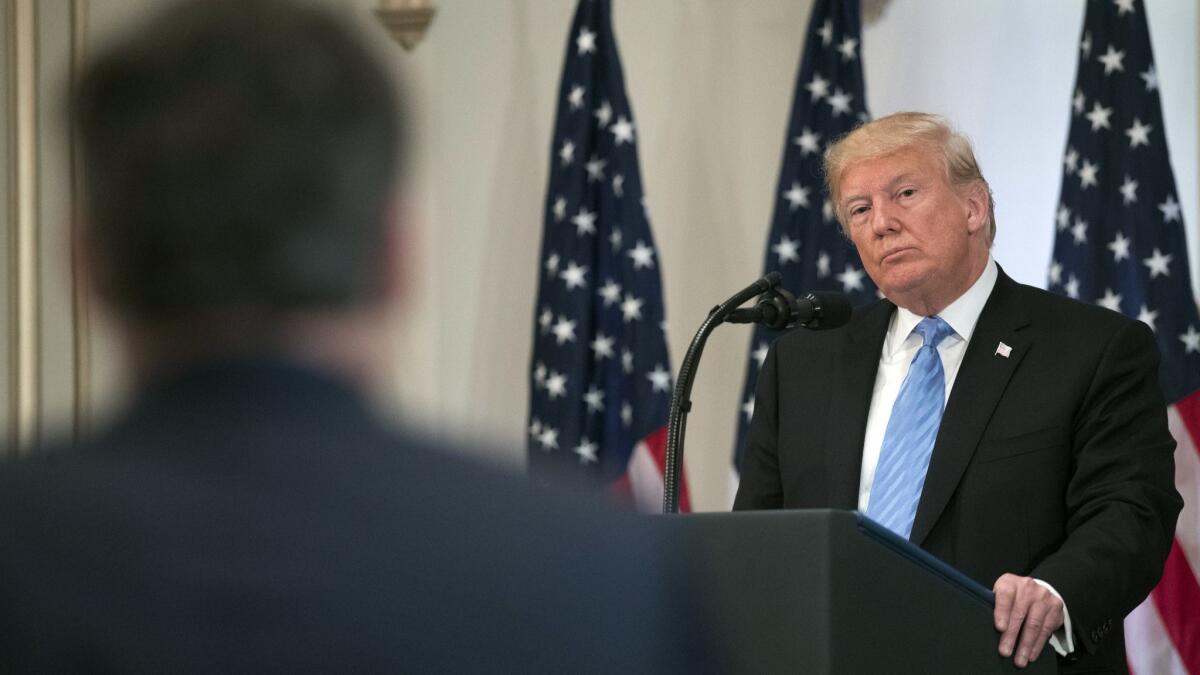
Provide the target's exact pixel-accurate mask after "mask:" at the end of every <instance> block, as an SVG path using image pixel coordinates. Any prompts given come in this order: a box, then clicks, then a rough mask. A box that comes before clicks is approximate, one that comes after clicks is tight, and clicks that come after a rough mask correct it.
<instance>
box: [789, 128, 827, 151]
mask: <svg viewBox="0 0 1200 675" xmlns="http://www.w3.org/2000/svg"><path fill="white" fill-rule="evenodd" d="M820 140H821V134H817V133H813V131H812V130H811V129H809V128H808V127H804V130H803V131H801V132H800V135H799V136H797V137H796V140H795V143H796V145H798V146H800V154H801V155H810V154H812V153H814V152H820V151H821V145H820Z"/></svg>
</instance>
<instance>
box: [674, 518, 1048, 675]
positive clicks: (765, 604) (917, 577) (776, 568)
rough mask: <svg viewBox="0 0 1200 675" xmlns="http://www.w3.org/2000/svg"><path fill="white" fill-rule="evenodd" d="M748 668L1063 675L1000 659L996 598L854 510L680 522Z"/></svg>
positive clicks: (731, 647)
mask: <svg viewBox="0 0 1200 675" xmlns="http://www.w3.org/2000/svg"><path fill="white" fill-rule="evenodd" d="M666 520H667V522H666V523H664V525H665V526H666V527H667V529H668V530H671V532H670V536H671V539H672V540H674V541H675V542H676V544H677V545H682V546H683V547H684V549H685V550H686V551H687V553H688V555H689V556H690V558H691V562H692V565H693V566H694V569H697V570H698V572H699V577H700V578H699V583H700V586H701V588H703V589H704V591H705V597H704V598H703V604H704V605H706V606H705V610H706V611H707V612H709V616H711V617H714V621H715V626H714V628H715V629H716V632H717V635H719V636H720V639H721V640H722V642H723V643H724V644H722V645H720V646H721V647H722V648H723V649H724V651H725V652H726V653H727V654H728V655H729V657H730V659H731V661H732V663H731V664H730V665H731V669H732V671H733V672H739V673H743V672H744V673H806V674H813V675H821V674H824V673H831V674H832V673H838V674H846V673H972V674H976V673H1028V674H1041V673H1055V672H1057V664H1056V658H1055V653H1054V650H1053V648H1051V647H1050V646H1049V645H1046V647H1045V648H1044V649H1043V650H1042V653H1041V655H1040V656H1039V657H1038V660H1037V661H1035V662H1033V663H1030V664H1029V666H1028V667H1026V668H1023V669H1020V668H1017V667H1016V666H1014V665H1013V663H1012V659H1006V658H1003V657H1001V656H1000V655H999V653H998V652H997V646H998V644H999V633H997V632H996V630H995V628H994V627H993V624H992V593H991V591H990V590H989V589H986V588H984V587H982V586H980V585H979V584H977V583H975V582H974V581H972V580H971V579H969V578H967V577H966V576H964V575H962V574H961V573H959V572H957V571H955V570H954V569H952V568H951V567H950V566H948V565H946V564H945V563H943V562H941V561H940V560H938V559H936V558H934V557H933V556H931V555H929V554H928V553H926V552H925V551H923V550H921V549H919V548H917V547H916V546H913V545H912V544H910V543H909V542H907V541H905V540H903V539H901V538H899V537H897V536H896V535H895V534H893V533H892V532H890V531H888V530H886V529H885V528H883V527H881V526H880V525H878V524H876V523H874V522H873V521H871V520H869V519H867V518H865V517H863V516H861V515H860V514H858V513H856V512H853V511H837V510H804V511H750V512H738V513H702V514H692V515H681V516H671V517H669V518H667V519H666Z"/></svg>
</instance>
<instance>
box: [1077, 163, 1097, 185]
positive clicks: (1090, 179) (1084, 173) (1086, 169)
mask: <svg viewBox="0 0 1200 675" xmlns="http://www.w3.org/2000/svg"><path fill="white" fill-rule="evenodd" d="M1099 171H1100V165H1099V164H1092V163H1091V162H1089V161H1087V160H1086V159H1085V160H1083V166H1081V167H1079V189H1081V190H1086V189H1087V188H1088V186H1089V185H1099V184H1100V181H1098V180H1096V173H1097V172H1099Z"/></svg>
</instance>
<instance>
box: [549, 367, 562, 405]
mask: <svg viewBox="0 0 1200 675" xmlns="http://www.w3.org/2000/svg"><path fill="white" fill-rule="evenodd" d="M546 393H547V394H549V395H550V400H554V399H556V398H558V397H559V396H566V395H567V376H566V375H565V374H563V373H556V372H554V371H553V370H552V371H550V375H548V376H547V377H546Z"/></svg>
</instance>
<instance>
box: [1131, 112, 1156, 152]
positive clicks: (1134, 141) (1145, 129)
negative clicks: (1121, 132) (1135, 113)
mask: <svg viewBox="0 0 1200 675" xmlns="http://www.w3.org/2000/svg"><path fill="white" fill-rule="evenodd" d="M1153 130H1154V125H1153V124H1142V121H1141V120H1140V119H1138V118H1136V117H1135V118H1133V126H1131V127H1129V128H1128V129H1126V130H1125V135H1126V136H1128V137H1129V147H1130V148H1136V147H1137V146H1139V145H1150V132H1151V131H1153Z"/></svg>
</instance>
